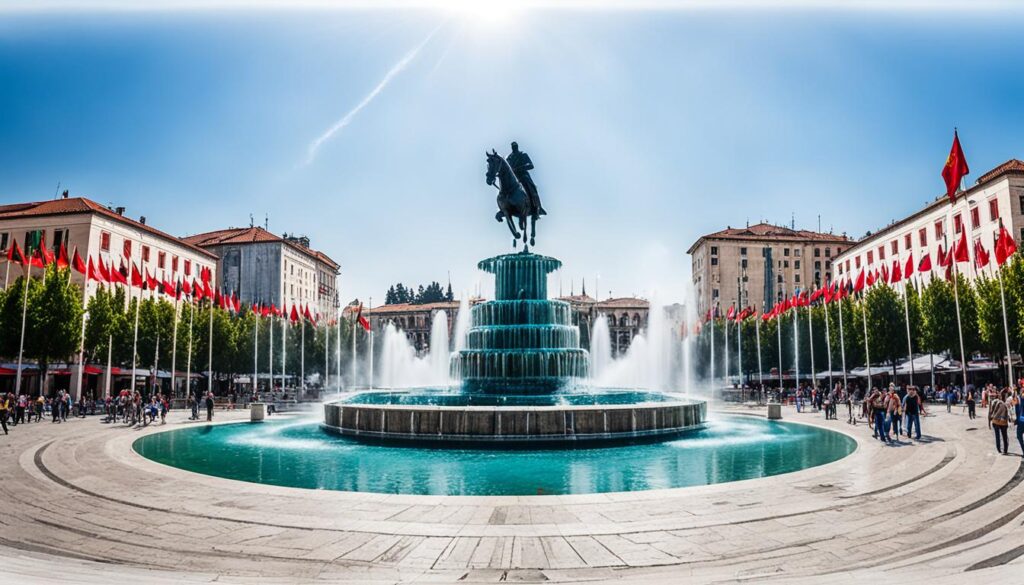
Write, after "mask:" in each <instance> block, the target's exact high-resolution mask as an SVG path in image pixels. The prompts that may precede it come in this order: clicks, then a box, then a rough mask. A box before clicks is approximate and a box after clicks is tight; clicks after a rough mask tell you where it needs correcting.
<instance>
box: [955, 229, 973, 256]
mask: <svg viewBox="0 0 1024 585" xmlns="http://www.w3.org/2000/svg"><path fill="white" fill-rule="evenodd" d="M953 259H954V260H956V261H957V262H970V261H971V255H970V250H968V248H967V230H963V231H961V232H960V241H959V242H957V243H956V246H953Z"/></svg>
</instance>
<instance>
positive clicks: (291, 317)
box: [288, 305, 299, 323]
mask: <svg viewBox="0 0 1024 585" xmlns="http://www.w3.org/2000/svg"><path fill="white" fill-rule="evenodd" d="M288 320H289V321H291V322H292V323H294V322H296V321H298V320H299V311H298V310H297V309H296V308H295V305H292V312H291V314H290V315H288Z"/></svg>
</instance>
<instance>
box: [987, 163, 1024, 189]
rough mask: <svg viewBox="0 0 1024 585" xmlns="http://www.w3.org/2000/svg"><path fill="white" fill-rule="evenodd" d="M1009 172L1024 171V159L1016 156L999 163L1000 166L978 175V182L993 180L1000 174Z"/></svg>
mask: <svg viewBox="0 0 1024 585" xmlns="http://www.w3.org/2000/svg"><path fill="white" fill-rule="evenodd" d="M1009 173H1024V161H1022V160H1020V159H1016V158H1011V159H1010V160H1008V161H1006V162H1004V163H1003V164H1001V165H999V166H998V167H996V168H994V169H992V170H991V171H989V172H987V173H985V174H984V175H982V176H980V177H978V181H977V183H976V184H978V185H980V184H982V183H987V182H988V181H991V180H992V179H995V178H996V177H998V176H1000V175H1005V174H1009Z"/></svg>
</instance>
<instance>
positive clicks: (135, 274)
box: [131, 262, 143, 288]
mask: <svg viewBox="0 0 1024 585" xmlns="http://www.w3.org/2000/svg"><path fill="white" fill-rule="evenodd" d="M131 274H132V286H134V287H135V288H142V284H143V281H142V273H141V272H139V269H138V268H137V267H136V266H135V263H134V262H133V263H132V273H131Z"/></svg>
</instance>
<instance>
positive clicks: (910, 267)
mask: <svg viewBox="0 0 1024 585" xmlns="http://www.w3.org/2000/svg"><path fill="white" fill-rule="evenodd" d="M913 273H914V253H913V252H911V253H910V256H907V265H906V266H905V267H904V268H903V276H905V277H907V278H910V275H911V274H913Z"/></svg>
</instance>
